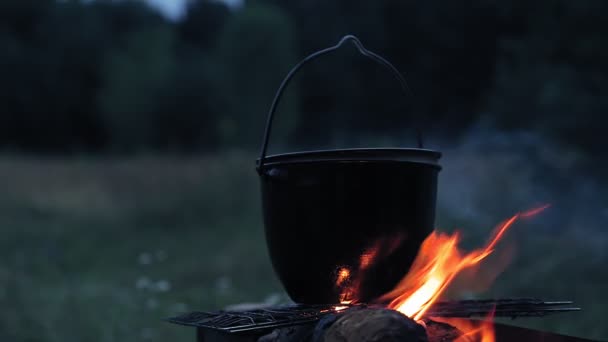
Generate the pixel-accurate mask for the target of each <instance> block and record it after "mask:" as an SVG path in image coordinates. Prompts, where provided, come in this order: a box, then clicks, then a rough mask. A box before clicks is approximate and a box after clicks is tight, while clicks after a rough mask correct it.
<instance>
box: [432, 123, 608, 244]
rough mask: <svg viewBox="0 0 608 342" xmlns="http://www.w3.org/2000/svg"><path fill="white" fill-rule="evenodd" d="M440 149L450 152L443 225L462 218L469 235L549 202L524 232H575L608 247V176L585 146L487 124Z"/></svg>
mask: <svg viewBox="0 0 608 342" xmlns="http://www.w3.org/2000/svg"><path fill="white" fill-rule="evenodd" d="M428 140H429V142H433V141H435V142H437V141H439V140H438V139H432V138H431V139H428ZM433 148H435V149H438V150H440V151H441V152H443V157H442V160H441V164H442V166H443V170H442V171H441V172H440V175H439V190H438V223H439V225H440V226H441V228H448V229H451V228H456V227H453V225H454V224H458V225H462V226H460V227H457V228H461V229H463V230H464V232H465V234H466V233H467V230H471V231H472V232H473V233H475V231H477V230H481V231H483V233H481V232H480V233H479V234H487V233H489V230H490V229H491V228H492V227H493V226H494V225H496V224H497V223H498V222H499V221H501V220H503V219H504V218H506V217H509V216H510V215H512V214H514V213H515V212H519V211H525V210H528V209H531V208H534V207H536V206H539V205H542V204H546V203H550V204H551V205H552V206H551V208H549V209H548V210H547V211H546V212H545V213H543V214H542V215H540V216H539V217H538V218H535V219H534V222H535V223H534V224H533V226H534V227H532V228H533V230H528V231H526V233H525V234H538V235H543V234H544V235H551V234H560V235H568V236H569V237H571V238H574V239H581V240H583V241H585V242H586V244H588V245H589V246H590V247H591V248H595V249H597V250H598V251H603V250H605V249H606V246H608V232H606V230H605V229H604V227H606V223H608V205H607V201H606V200H607V197H608V196H607V195H606V194H607V192H606V189H607V188H608V186H607V185H608V184H607V183H608V181H607V180H605V179H601V178H599V177H598V176H597V175H596V174H597V173H596V172H593V168H597V167H599V165H598V162H597V161H594V160H591V157H589V156H586V155H585V154H584V153H583V152H582V151H579V150H577V149H575V148H573V147H572V146H570V145H568V144H565V143H557V142H555V141H551V140H549V139H548V138H546V137H543V136H541V135H540V134H538V133H535V132H529V131H519V132H505V131H500V130H498V129H496V128H494V127H492V125H491V124H487V123H480V124H478V125H476V126H474V127H472V128H471V129H470V130H469V131H468V132H467V133H466V134H463V135H462V137H461V138H460V140H459V141H457V142H456V143H449V144H448V143H442V144H436V146H433ZM464 225H466V227H465V226H464ZM525 234H524V235H525Z"/></svg>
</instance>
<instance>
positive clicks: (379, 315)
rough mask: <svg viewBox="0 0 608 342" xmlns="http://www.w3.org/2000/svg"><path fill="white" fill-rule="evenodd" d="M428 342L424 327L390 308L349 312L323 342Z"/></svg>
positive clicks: (329, 329) (337, 322) (331, 328)
mask: <svg viewBox="0 0 608 342" xmlns="http://www.w3.org/2000/svg"><path fill="white" fill-rule="evenodd" d="M365 341H370V342H376V341H387V342H428V339H427V336H426V331H425V329H424V327H423V326H421V325H420V324H418V323H416V322H415V321H414V320H412V319H411V318H409V317H407V316H405V315H403V314H401V313H399V312H397V311H394V310H389V309H370V308H366V309H361V310H352V309H351V310H349V311H348V312H346V313H344V314H343V315H342V316H341V317H340V318H339V319H338V320H336V322H334V323H333V324H332V325H331V326H330V327H329V328H328V329H327V331H326V332H325V334H324V338H323V339H322V342H365Z"/></svg>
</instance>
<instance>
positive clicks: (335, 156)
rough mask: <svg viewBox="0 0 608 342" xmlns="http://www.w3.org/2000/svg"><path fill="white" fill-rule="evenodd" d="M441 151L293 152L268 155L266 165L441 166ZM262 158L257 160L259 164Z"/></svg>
mask: <svg viewBox="0 0 608 342" xmlns="http://www.w3.org/2000/svg"><path fill="white" fill-rule="evenodd" d="M440 157H441V153H440V152H438V151H434V150H428V149H421V148H350V149H340V150H318V151H304V152H292V153H283V154H275V155H270V156H266V157H265V158H264V164H265V165H273V164H274V165H276V164H285V163H310V162H345V161H346V162H410V163H420V164H427V165H430V166H434V167H437V168H441V167H440V166H439V164H438V160H439V158H440ZM259 163H260V160H259V159H258V160H257V161H256V164H258V165H259Z"/></svg>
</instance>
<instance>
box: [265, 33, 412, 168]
mask: <svg viewBox="0 0 608 342" xmlns="http://www.w3.org/2000/svg"><path fill="white" fill-rule="evenodd" d="M347 41H351V42H352V43H353V44H354V45H355V47H356V48H357V50H359V52H360V53H361V54H362V55H363V56H366V57H368V58H370V59H372V60H373V61H375V62H377V63H378V64H380V65H382V66H384V67H386V68H387V69H388V70H389V71H391V72H392V73H393V75H394V76H395V77H396V78H397V80H398V81H399V84H400V85H401V90H403V93H404V95H406V96H407V95H411V90H410V88H409V87H408V85H407V82H406V81H405V79H404V78H403V76H402V75H401V73H400V72H399V70H397V68H395V66H394V65H392V64H391V63H390V62H389V61H387V60H386V59H384V58H383V57H381V56H379V55H378V54H376V53H374V52H371V51H369V50H367V49H366V48H365V47H364V46H363V44H362V43H361V41H360V40H359V38H357V37H355V36H353V35H346V36H344V37H342V39H340V41H339V42H338V44H336V45H334V46H331V47H328V48H326V49H323V50H319V51H317V52H315V53H313V54H311V55H309V56H308V57H306V58H304V59H303V60H302V61H300V62H299V63H298V64H296V66H295V67H293V69H291V70H290V71H289V73H288V74H287V76H286V77H285V79H284V80H283V82H281V85H280V86H279V89H278V90H277V93H276V94H275V96H274V100H273V101H272V105H271V106H270V110H269V111H268V119H267V121H266V130H265V131H264V141H263V143H262V150H261V152H260V159H259V162H258V165H257V167H256V169H257V171H258V173H259V174H262V169H263V167H264V159H266V150H267V149H268V139H269V137H270V131H271V130H272V121H273V118H274V113H275V111H276V109H277V105H278V103H279V101H280V100H281V97H283V91H284V90H285V88H286V87H287V85H288V84H289V82H290V81H291V79H292V78H293V77H294V76H295V74H296V73H297V72H298V70H300V68H302V67H303V66H304V65H305V64H306V63H308V62H310V61H311V60H313V59H315V58H317V57H320V56H322V55H325V54H328V53H330V52H332V51H334V50H337V49H338V48H340V47H341V46H342V45H344V43H346V42H347ZM417 141H418V148H422V147H423V146H422V145H423V144H422V136H421V134H420V131H419V130H418V131H417Z"/></svg>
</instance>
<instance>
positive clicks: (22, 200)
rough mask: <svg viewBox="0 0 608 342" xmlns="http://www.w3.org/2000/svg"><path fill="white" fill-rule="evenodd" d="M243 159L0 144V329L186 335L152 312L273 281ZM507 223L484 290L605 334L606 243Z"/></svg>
mask: <svg viewBox="0 0 608 342" xmlns="http://www.w3.org/2000/svg"><path fill="white" fill-rule="evenodd" d="M253 159H254V157H253V154H238V153H235V154H227V155H224V156H221V157H219V156H218V157H198V158H178V157H138V158H129V159H118V158H115V159H100V158H81V159H78V158H75V159H28V158H19V157H10V156H5V157H2V158H0V189H2V190H1V191H2V192H1V193H0V232H1V234H2V238H1V239H0V340H1V341H17V342H18V341H51V342H55V341H108V342H109V341H191V340H193V334H194V331H193V329H189V328H184V327H178V326H173V325H171V324H168V323H164V322H162V321H161V320H162V319H163V318H165V317H168V316H170V315H173V314H176V313H179V312H183V311H188V310H196V309H199V310H203V309H205V310H207V309H208V310H212V309H218V308H222V307H225V306H226V305H229V304H234V303H241V302H255V301H263V300H265V299H266V298H267V297H268V296H271V295H273V294H277V293H278V294H282V293H283V292H282V289H281V287H280V284H279V283H278V281H277V280H276V278H275V276H274V274H273V271H272V269H271V266H270V263H269V259H268V256H267V254H266V249H265V244H264V238H263V227H262V220H261V217H260V210H259V208H260V204H259V199H258V183H257V179H256V178H257V176H256V174H255V171H254V168H253V166H254V165H253ZM439 216H441V213H439ZM442 221H443V222H450V220H449V218H445V217H443V218H442ZM517 232H519V233H517ZM477 234H478V235H479V236H485V234H486V232H485V231H479V232H477ZM518 234H519V235H518ZM514 237H515V238H517V240H518V245H519V248H518V251H517V254H518V255H519V257H518V258H516V260H515V262H514V264H513V265H512V266H511V267H510V268H509V269H508V270H507V271H506V272H505V273H504V274H503V276H501V277H500V278H499V279H498V282H497V283H496V284H495V285H494V286H493V287H492V288H491V290H490V291H489V292H487V293H486V294H484V295H482V296H484V297H488V296H494V297H505V296H540V297H544V298H546V299H574V300H576V301H577V302H578V304H580V305H581V306H583V307H584V308H585V311H583V312H582V313H580V314H568V315H561V316H555V317H554V318H551V319H528V320H518V321H515V323H517V324H523V325H526V326H532V327H537V328H542V329H545V330H552V331H558V332H562V333H569V334H574V335H579V336H584V337H588V338H596V339H604V340H606V339H608V326H606V325H605V324H604V323H605V321H606V319H605V317H606V314H605V313H606V311H607V310H606V307H608V300H607V299H606V290H608V276H607V274H606V264H608V263H607V262H608V255H606V253H605V252H601V251H597V250H589V249H588V248H586V245H585V241H580V239H579V240H577V239H576V238H574V237H572V236H569V235H567V234H563V235H560V236H559V237H557V236H548V235H542V234H537V235H534V236H530V234H524V233H522V232H521V230H518V231H516V232H514Z"/></svg>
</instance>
